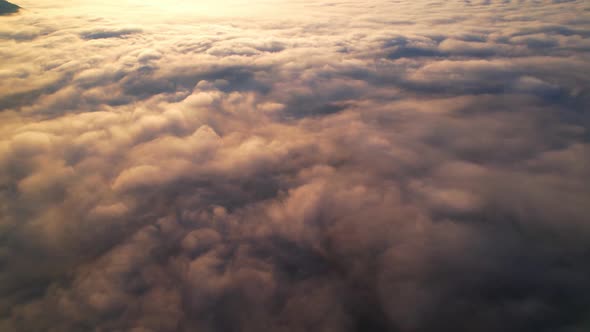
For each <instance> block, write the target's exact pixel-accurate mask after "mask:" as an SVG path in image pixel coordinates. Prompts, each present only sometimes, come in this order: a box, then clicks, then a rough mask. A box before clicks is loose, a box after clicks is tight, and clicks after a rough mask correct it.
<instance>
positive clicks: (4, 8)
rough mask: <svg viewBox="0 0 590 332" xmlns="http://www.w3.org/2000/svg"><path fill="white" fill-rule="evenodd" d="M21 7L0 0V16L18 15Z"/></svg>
mask: <svg viewBox="0 0 590 332" xmlns="http://www.w3.org/2000/svg"><path fill="white" fill-rule="evenodd" d="M20 9H21V7H19V6H17V5H15V4H13V3H10V2H8V1H5V0H0V15H10V14H15V13H18V11H19V10H20Z"/></svg>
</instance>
